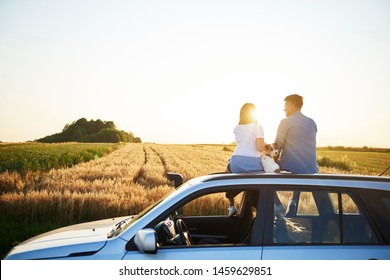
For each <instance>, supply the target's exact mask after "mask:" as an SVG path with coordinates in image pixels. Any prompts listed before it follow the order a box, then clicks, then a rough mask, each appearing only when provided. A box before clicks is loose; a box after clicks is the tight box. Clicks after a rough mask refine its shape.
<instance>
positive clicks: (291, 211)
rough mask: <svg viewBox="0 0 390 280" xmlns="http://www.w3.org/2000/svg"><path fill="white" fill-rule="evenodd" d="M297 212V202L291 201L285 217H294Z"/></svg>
mask: <svg viewBox="0 0 390 280" xmlns="http://www.w3.org/2000/svg"><path fill="white" fill-rule="evenodd" d="M296 212H297V202H296V201H295V200H293V199H290V201H289V202H288V206H287V211H286V215H284V216H285V217H293V216H295V214H296Z"/></svg>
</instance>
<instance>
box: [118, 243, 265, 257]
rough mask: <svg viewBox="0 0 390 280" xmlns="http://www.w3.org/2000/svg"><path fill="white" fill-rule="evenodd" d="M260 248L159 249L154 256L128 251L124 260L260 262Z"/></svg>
mask: <svg viewBox="0 0 390 280" xmlns="http://www.w3.org/2000/svg"><path fill="white" fill-rule="evenodd" d="M261 250H262V247H261V246H245V245H242V246H241V245H224V246H207V245H204V246H196V247H180V248H164V249H161V248H159V249H158V250H157V253H156V254H142V255H140V254H139V253H138V252H137V251H133V252H131V251H129V252H128V253H127V254H126V256H125V257H124V259H125V260H133V259H134V260H260V259H261Z"/></svg>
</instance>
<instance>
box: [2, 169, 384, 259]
mask: <svg viewBox="0 0 390 280" xmlns="http://www.w3.org/2000/svg"><path fill="white" fill-rule="evenodd" d="M171 179H173V180H175V182H176V184H177V185H181V181H182V180H181V179H182V177H181V176H180V175H179V174H173V175H172V174H171ZM226 193H230V194H232V193H233V194H235V195H236V196H235V203H236V206H237V212H236V213H235V214H234V215H232V216H229V215H228V209H227V206H228V200H227V198H226V197H225V194H226ZM287 208H288V209H287ZM6 259H9V260H11V259H71V260H79V259H103V260H111V259H123V260H183V259H187V260H196V259H202V260H204V259H218V260H222V259H229V260H234V259H239V260H243V259H248V260H260V259H262V260H280V259H289V260H292V259H299V260H306V259H316V260H321V259H347V260H353V259H362V260H367V259H387V260H389V259H390V178H389V177H367V176H349V175H323V174H315V175H292V174H214V175H208V176H204V177H199V178H195V179H192V180H189V181H188V182H186V183H184V184H182V185H181V186H180V187H178V188H177V189H176V190H175V191H174V192H172V193H171V194H169V195H168V196H166V197H165V198H163V199H161V200H160V201H158V202H157V203H155V204H154V205H152V206H150V207H149V208H147V209H145V210H144V211H143V212H141V213H139V214H137V215H134V216H128V217H121V218H114V219H106V220H101V221H96V222H89V223H84V224H78V225H73V226H69V227H65V228H61V229H57V230H54V231H51V232H48V233H45V234H42V235H39V236H37V237H34V238H32V239H29V240H27V241H25V242H23V243H21V244H19V245H18V246H16V247H14V248H13V249H12V250H11V251H10V252H9V254H8V255H7V256H6Z"/></svg>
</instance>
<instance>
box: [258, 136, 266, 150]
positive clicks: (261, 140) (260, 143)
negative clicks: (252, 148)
mask: <svg viewBox="0 0 390 280" xmlns="http://www.w3.org/2000/svg"><path fill="white" fill-rule="evenodd" d="M264 146H265V143H264V138H256V149H257V150H258V151H259V152H260V153H261V152H262V151H263V150H264Z"/></svg>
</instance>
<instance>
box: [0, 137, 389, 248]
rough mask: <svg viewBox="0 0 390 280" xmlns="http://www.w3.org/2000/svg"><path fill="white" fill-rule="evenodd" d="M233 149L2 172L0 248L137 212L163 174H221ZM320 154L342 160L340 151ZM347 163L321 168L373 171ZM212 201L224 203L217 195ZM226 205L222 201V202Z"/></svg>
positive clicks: (129, 147) (197, 148) (117, 154)
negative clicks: (50, 231) (48, 232)
mask: <svg viewBox="0 0 390 280" xmlns="http://www.w3.org/2000/svg"><path fill="white" fill-rule="evenodd" d="M233 150H234V146H232V145H199V144H197V145H163V144H149V143H145V144H141V143H137V144H136V143H130V144H125V145H123V146H122V147H121V148H118V149H116V150H114V151H113V152H111V153H110V154H108V155H106V156H104V157H101V158H97V159H95V160H91V161H89V162H84V163H81V164H77V165H74V166H73V167H69V168H62V169H52V170H50V171H49V172H25V173H24V174H23V175H20V174H19V173H17V172H8V171H5V172H2V173H0V194H1V196H0V226H1V228H0V233H1V242H0V246H1V248H0V251H1V252H2V253H4V252H6V251H8V250H9V249H10V247H11V246H12V245H14V244H15V242H20V241H23V240H24V239H26V238H28V237H30V236H31V235H35V234H37V233H39V232H42V231H46V230H48V229H51V228H55V227H60V226H64V225H70V224H74V223H80V222H86V221H91V220H97V219H103V218H109V217H114V216H123V215H130V214H136V213H139V212H140V211H141V210H143V209H144V208H146V207H147V206H149V205H151V204H152V203H153V202H155V201H157V200H159V199H160V198H162V197H163V196H165V195H166V194H168V193H170V192H172V191H173V190H174V187H173V183H172V182H170V181H168V180H167V178H166V173H167V172H177V173H181V174H182V175H183V176H184V180H185V181H187V180H189V179H191V178H194V177H197V176H201V175H205V174H211V173H216V172H223V171H224V170H225V169H226V165H227V162H228V159H229V158H230V156H231V154H232V152H233ZM320 156H321V155H320ZM324 156H327V157H329V156H332V157H335V156H340V157H341V158H344V159H345V156H343V155H341V154H332V155H329V153H328V154H324ZM354 156H355V157H356V154H354ZM383 157H384V159H383V162H385V163H387V164H388V163H389V162H390V161H389V153H383ZM330 160H331V159H330ZM348 161H349V164H350V165H351V167H352V168H351V170H349V171H348V172H346V171H345V170H344V171H343V170H338V169H337V168H332V167H331V166H330V167H329V166H327V167H320V172H321V173H358V174H359V173H360V174H364V172H367V174H369V175H372V174H375V173H377V172H378V171H377V170H374V171H370V172H372V173H371V174H370V173H369V172H368V171H367V169H365V170H363V172H360V171H356V170H359V169H357V167H359V164H360V163H359V161H358V160H357V162H352V161H351V160H350V159H348ZM336 167H337V166H336ZM381 168H382V166H379V167H377V169H378V170H380V169H381ZM370 170H372V169H370ZM216 201H219V203H224V204H225V203H227V201H226V199H224V198H221V197H218V198H216ZM226 208H227V204H226V206H225V205H224V206H223V209H226Z"/></svg>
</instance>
